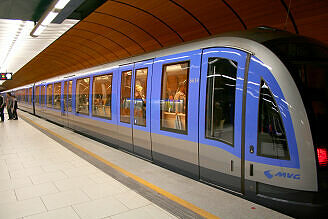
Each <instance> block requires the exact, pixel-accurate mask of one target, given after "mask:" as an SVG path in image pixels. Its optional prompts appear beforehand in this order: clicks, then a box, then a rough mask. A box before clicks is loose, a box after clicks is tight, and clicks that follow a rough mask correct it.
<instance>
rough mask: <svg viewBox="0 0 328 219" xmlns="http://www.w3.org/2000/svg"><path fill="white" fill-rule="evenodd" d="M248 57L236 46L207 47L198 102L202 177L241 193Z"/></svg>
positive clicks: (204, 54) (204, 179)
mask: <svg viewBox="0 0 328 219" xmlns="http://www.w3.org/2000/svg"><path fill="white" fill-rule="evenodd" d="M246 58H247V53H245V52H243V51H240V50H237V49H231V48H211V49H204V50H203V56H202V70H201V88H200V102H199V107H200V109H199V167H200V179H201V180H203V181H206V182H209V183H211V184H215V185H218V186H221V187H225V188H228V189H230V190H234V191H237V192H240V193H241V192H243V174H242V172H243V159H242V108H243V107H242V101H243V85H244V74H245V67H246Z"/></svg>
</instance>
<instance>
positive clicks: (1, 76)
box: [0, 72, 13, 80]
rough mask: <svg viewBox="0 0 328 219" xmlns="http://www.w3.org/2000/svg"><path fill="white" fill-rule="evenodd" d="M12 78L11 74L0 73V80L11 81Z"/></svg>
mask: <svg viewBox="0 0 328 219" xmlns="http://www.w3.org/2000/svg"><path fill="white" fill-rule="evenodd" d="M12 77H13V73H8V72H6V73H0V80H11V79H12Z"/></svg>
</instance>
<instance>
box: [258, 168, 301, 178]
mask: <svg viewBox="0 0 328 219" xmlns="http://www.w3.org/2000/svg"><path fill="white" fill-rule="evenodd" d="M271 171H272V170H267V171H264V175H265V176H266V177H267V178H268V179H272V178H273V177H280V178H289V179H296V180H299V179H301V175H300V174H294V173H287V172H277V173H276V174H272V173H271Z"/></svg>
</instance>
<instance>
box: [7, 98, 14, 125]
mask: <svg viewBox="0 0 328 219" xmlns="http://www.w3.org/2000/svg"><path fill="white" fill-rule="evenodd" d="M6 105H7V112H8V117H9V119H8V120H12V119H13V115H12V109H13V98H12V97H11V95H10V93H7V103H6Z"/></svg>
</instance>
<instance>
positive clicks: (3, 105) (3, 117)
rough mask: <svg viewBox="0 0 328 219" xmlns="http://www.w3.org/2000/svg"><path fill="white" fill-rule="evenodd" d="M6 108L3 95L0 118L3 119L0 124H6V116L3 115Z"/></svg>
mask: <svg viewBox="0 0 328 219" xmlns="http://www.w3.org/2000/svg"><path fill="white" fill-rule="evenodd" d="M4 108H5V98H4V97H3V96H2V95H0V118H1V121H0V122H4V120H5V115H4V113H3V110H4Z"/></svg>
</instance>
